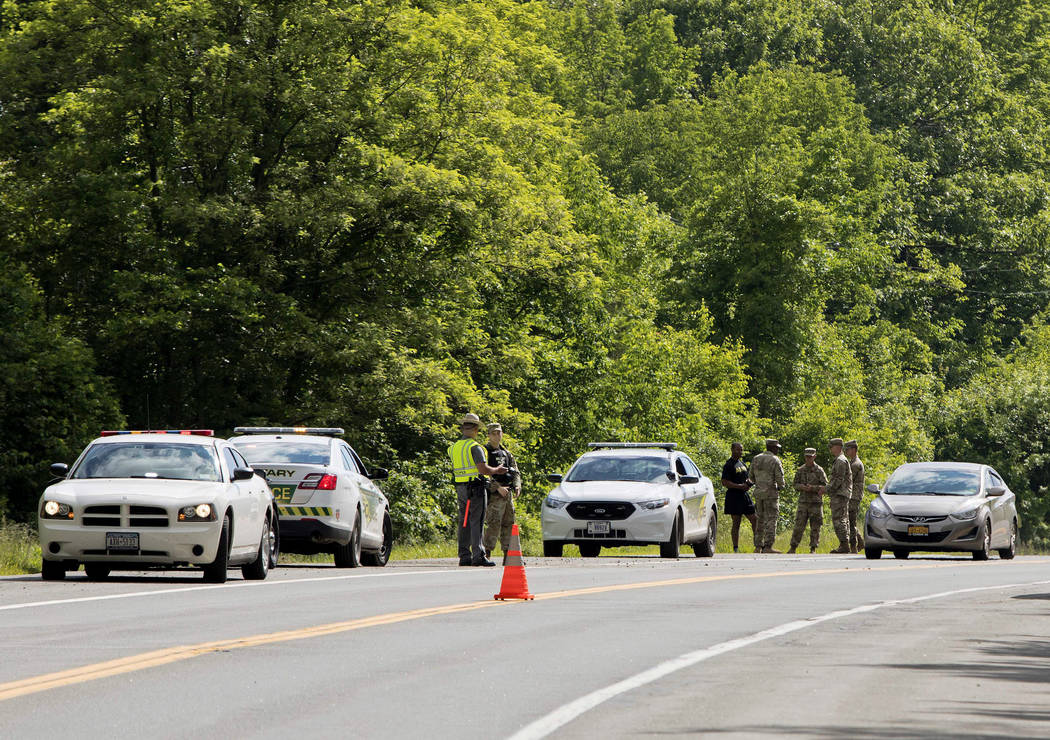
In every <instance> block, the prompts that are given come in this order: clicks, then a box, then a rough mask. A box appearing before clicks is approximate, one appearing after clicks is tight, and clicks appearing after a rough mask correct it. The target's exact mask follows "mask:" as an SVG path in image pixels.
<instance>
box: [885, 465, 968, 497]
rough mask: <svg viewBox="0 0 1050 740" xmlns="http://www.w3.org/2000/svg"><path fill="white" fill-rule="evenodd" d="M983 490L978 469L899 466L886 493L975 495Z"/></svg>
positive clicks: (887, 485)
mask: <svg viewBox="0 0 1050 740" xmlns="http://www.w3.org/2000/svg"><path fill="white" fill-rule="evenodd" d="M980 490H981V478H980V475H979V471H978V470H976V469H972V470H965V469H961V468H941V467H938V468H925V467H905V468H898V469H897V471H896V472H894V474H893V475H891V476H890V479H889V480H888V481H886V490H885V493H890V494H900V495H913V496H922V495H926V496H975V495H977V493H978V492H979V491H980Z"/></svg>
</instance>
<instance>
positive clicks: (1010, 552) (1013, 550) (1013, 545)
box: [999, 521, 1017, 560]
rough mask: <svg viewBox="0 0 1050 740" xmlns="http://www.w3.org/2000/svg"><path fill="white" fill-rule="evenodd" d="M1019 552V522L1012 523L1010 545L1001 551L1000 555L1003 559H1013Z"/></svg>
mask: <svg viewBox="0 0 1050 740" xmlns="http://www.w3.org/2000/svg"><path fill="white" fill-rule="evenodd" d="M1016 554H1017V522H1016V521H1014V522H1011V523H1010V546H1009V547H1007V548H1004V549H1002V550H1000V551H999V557H1000V558H1002V559H1003V560H1013V559H1014V555H1016Z"/></svg>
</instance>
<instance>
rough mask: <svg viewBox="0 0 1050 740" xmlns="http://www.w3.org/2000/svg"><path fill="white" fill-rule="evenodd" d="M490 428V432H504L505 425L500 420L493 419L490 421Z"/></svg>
mask: <svg viewBox="0 0 1050 740" xmlns="http://www.w3.org/2000/svg"><path fill="white" fill-rule="evenodd" d="M488 430H489V431H490V432H502V431H503V425H502V424H500V423H499V422H498V421H493V422H490V423H489V425H488Z"/></svg>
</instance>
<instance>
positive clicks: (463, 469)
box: [448, 437, 481, 483]
mask: <svg viewBox="0 0 1050 740" xmlns="http://www.w3.org/2000/svg"><path fill="white" fill-rule="evenodd" d="M474 447H481V445H480V444H479V443H478V441H477V440H474V439H471V438H470V437H465V438H463V439H461V440H459V441H458V442H456V443H454V444H453V445H451V446H450V447H449V448H448V456H449V457H450V458H452V476H453V479H454V480H455V481H456V483H466V482H468V481H470V480H473V479H474V478H477V477H478V476H479V475H480V473H479V472H478V466H477V465H476V464H475V463H474V458H473V456H472V455H471V454H470V451H471V449H473V448H474Z"/></svg>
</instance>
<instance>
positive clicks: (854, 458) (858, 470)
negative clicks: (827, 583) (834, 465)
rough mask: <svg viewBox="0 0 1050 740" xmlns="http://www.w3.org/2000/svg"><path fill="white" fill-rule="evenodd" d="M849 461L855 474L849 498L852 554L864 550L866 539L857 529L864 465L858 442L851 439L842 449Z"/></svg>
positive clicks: (851, 470) (862, 489) (862, 492)
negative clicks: (858, 452)
mask: <svg viewBox="0 0 1050 740" xmlns="http://www.w3.org/2000/svg"><path fill="white" fill-rule="evenodd" d="M842 452H843V454H845V455H846V459H848V460H849V468H850V473H852V474H853V490H852V492H851V493H850V497H849V547H850V552H860V551H861V550H862V549H864V537H862V536H861V533H860V530H859V529H857V516H858V515H859V514H860V500H861V498H862V497H863V496H864V463H862V462H861V461H860V457H859V456H858V455H857V440H855V439H851V440H850V441H849V442H847V443H846V444H845V446H844V447H843V448H842Z"/></svg>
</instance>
